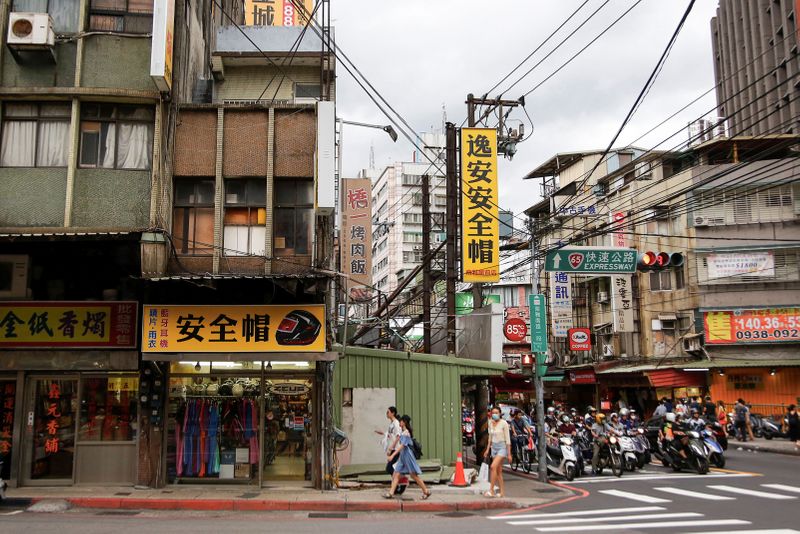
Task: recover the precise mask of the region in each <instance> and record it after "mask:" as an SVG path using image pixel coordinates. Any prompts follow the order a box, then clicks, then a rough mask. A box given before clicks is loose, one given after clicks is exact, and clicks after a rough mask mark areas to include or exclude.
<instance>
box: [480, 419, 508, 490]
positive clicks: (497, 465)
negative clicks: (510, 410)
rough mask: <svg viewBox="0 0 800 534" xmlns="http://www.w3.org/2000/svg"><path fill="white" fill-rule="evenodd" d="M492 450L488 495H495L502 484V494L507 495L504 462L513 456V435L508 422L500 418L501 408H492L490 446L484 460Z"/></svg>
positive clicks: (484, 454)
mask: <svg viewBox="0 0 800 534" xmlns="http://www.w3.org/2000/svg"><path fill="white" fill-rule="evenodd" d="M489 452H491V458H492V463H491V466H490V468H489V491H487V492H486V493H484V495H485V496H486V497H494V496H495V493H494V488H495V486H500V496H501V497H505V496H506V487H505V483H504V482H503V464H505V463H506V459H508V458H511V435H510V431H509V428H508V423H506V422H505V421H504V420H503V419H501V418H500V408H492V420H491V421H490V422H489V446H488V447H487V448H486V451H485V452H484V453H483V457H484V460H485V459H486V458H489V457H490V456H489Z"/></svg>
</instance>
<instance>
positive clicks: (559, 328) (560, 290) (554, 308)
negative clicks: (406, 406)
mask: <svg viewBox="0 0 800 534" xmlns="http://www.w3.org/2000/svg"><path fill="white" fill-rule="evenodd" d="M550 317H551V319H552V321H553V330H552V332H553V337H567V331H568V330H569V329H570V328H572V327H573V326H574V325H573V321H572V287H571V285H570V280H569V275H568V274H567V273H565V272H563V271H559V272H555V273H550Z"/></svg>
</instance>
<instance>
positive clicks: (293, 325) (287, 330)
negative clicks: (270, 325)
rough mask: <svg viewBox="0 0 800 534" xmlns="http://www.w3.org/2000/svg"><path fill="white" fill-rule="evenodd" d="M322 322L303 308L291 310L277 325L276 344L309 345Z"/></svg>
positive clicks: (318, 331)
mask: <svg viewBox="0 0 800 534" xmlns="http://www.w3.org/2000/svg"><path fill="white" fill-rule="evenodd" d="M321 329H322V324H321V323H320V322H319V320H318V319H317V318H316V317H314V315H313V314H312V313H310V312H307V311H305V310H293V311H292V312H290V313H289V314H287V315H286V317H284V318H283V320H282V321H281V322H280V324H279V325H278V328H277V329H276V331H275V341H277V342H278V345H310V344H312V343H314V341H316V339H317V336H318V335H319V333H320V330H321Z"/></svg>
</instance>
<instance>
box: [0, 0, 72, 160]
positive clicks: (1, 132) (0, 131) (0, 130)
mask: <svg viewBox="0 0 800 534" xmlns="http://www.w3.org/2000/svg"><path fill="white" fill-rule="evenodd" d="M48 5H49V0H48ZM17 103H25V104H31V105H34V106H36V116H35V117H13V116H12V117H9V116H8V115H6V105H7V104H17ZM61 103H63V104H69V102H62V101H60V100H59V101H57V102H46V103H45V102H18V101H5V102H2V106H3V113H2V119H0V142H2V139H3V137H4V136H5V125H6V122H35V123H36V132H35V138H34V140H33V165H32V166H30V167H28V166H24V165H0V168H3V169H66V168H67V167H69V161H67V163H66V164H65V165H63V166H60V165H38V164H37V162H38V161H39V127H40V123H41V122H45V121H46V122H66V123H67V124H69V123H70V122H71V121H72V117H71V116H67V117H50V116H45V117H43V116H42V114H41V106H42V104H61ZM68 141H69V138H66V139H65V142H68Z"/></svg>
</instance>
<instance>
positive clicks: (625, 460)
mask: <svg viewBox="0 0 800 534" xmlns="http://www.w3.org/2000/svg"><path fill="white" fill-rule="evenodd" d="M617 439H618V440H619V448H620V450H621V451H622V465H623V466H624V467H625V469H626V470H627V471H635V470H636V468H637V467H638V465H639V459H638V458H637V455H636V444H635V443H634V441H633V438H632V437H630V436H627V435H624V436H619V437H618V438H617Z"/></svg>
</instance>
